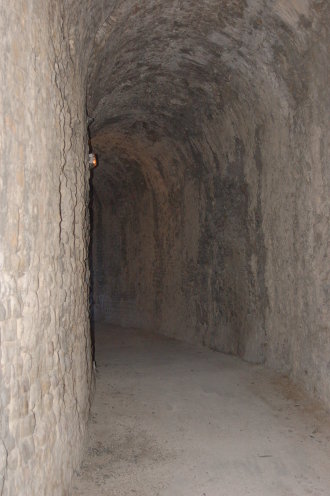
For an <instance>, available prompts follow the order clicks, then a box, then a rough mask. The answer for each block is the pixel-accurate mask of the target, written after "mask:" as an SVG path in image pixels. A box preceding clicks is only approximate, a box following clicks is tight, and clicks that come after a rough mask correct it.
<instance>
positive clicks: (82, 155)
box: [0, 0, 92, 496]
mask: <svg viewBox="0 0 330 496" xmlns="http://www.w3.org/2000/svg"><path fill="white" fill-rule="evenodd" d="M64 7H65V4H64V3H62V2H58V1H48V0H47V1H40V0H39V1H38V0H34V1H32V2H26V1H19V0H15V1H12V2H2V1H1V2H0V24H1V40H0V46H1V54H2V55H1V62H0V65H1V69H0V74H1V93H0V109H1V123H2V125H1V129H0V143H1V145H0V154H1V155H0V157H1V158H0V161H1V169H0V240H1V250H0V251H1V254H0V270H1V271H0V300H1V305H0V336H1V351H0V353H1V358H0V363H1V367H0V371H1V372H0V374H1V377H0V383H1V395H0V398H1V405H0V412H1V433H0V439H1V441H0V494H1V495H2V496H9V495H10V496H42V495H45V496H56V495H57V496H59V495H64V494H68V492H67V488H68V486H69V484H70V480H71V477H72V472H73V469H74V468H76V467H77V466H78V465H79V462H80V456H81V443H82V440H83V437H84V433H85V427H86V421H87V418H88V412H89V403H90V385H91V379H92V377H91V358H90V334H89V321H88V277H89V276H88V269H87V258H88V251H87V239H88V236H89V219H88V213H87V211H86V203H87V201H88V188H89V183H88V179H89V170H88V166H87V161H86V152H87V146H86V145H87V129H86V111H85V90H84V80H83V78H82V73H79V71H78V67H79V64H78V62H79V61H77V62H75V63H74V62H73V61H72V60H71V57H70V53H69V48H70V47H69V41H68V38H69V37H68V35H67V29H68V28H67V23H66V22H67V21H66V19H67V14H66V12H65V9H64ZM85 72H86V71H85Z"/></svg>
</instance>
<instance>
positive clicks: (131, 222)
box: [88, 0, 330, 405]
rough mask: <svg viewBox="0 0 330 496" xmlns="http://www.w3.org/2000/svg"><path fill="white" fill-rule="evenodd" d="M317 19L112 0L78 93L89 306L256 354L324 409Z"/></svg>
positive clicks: (324, 27)
mask: <svg viewBox="0 0 330 496" xmlns="http://www.w3.org/2000/svg"><path fill="white" fill-rule="evenodd" d="M328 18H329V5H328V4H327V2H324V1H320V2H314V1H307V0H306V1H304V2H294V1H293V0H292V1H282V0H279V1H277V2H271V1H269V2H268V1H266V2H259V1H256V0H250V1H243V0H242V1H238V0H237V1H235V2H227V1H222V2H220V3H219V2H216V1H212V0H210V1H207V2H204V3H203V4H202V5H200V2H185V1H183V2H180V6H178V5H176V4H175V2H167V3H166V5H165V4H164V3H163V2H160V1H156V0H154V1H151V0H149V1H146V2H144V3H143V4H141V5H139V6H136V5H135V4H134V2H131V1H130V0H122V1H121V2H118V3H117V4H116V8H113V9H112V10H111V12H110V13H109V16H108V18H107V20H106V21H105V22H104V23H103V24H102V29H100V31H99V32H98V33H97V36H96V38H95V45H94V51H93V55H92V58H91V64H90V73H91V74H92V80H93V85H90V86H89V89H88V95H89V97H88V104H89V109H90V112H91V113H92V114H93V116H94V117H95V122H94V124H93V126H92V134H93V144H94V146H95V148H96V149H97V150H98V151H99V154H100V168H99V170H96V172H95V177H94V193H95V196H97V197H98V204H97V205H95V216H96V219H95V225H94V228H95V231H94V246H95V250H94V266H95V277H94V289H95V291H94V300H95V304H96V307H95V308H96V317H99V318H107V319H108V320H110V321H115V322H116V323H117V322H121V323H124V322H125V321H126V322H129V323H130V325H131V322H132V321H134V320H136V319H137V320H136V322H137V325H142V326H143V327H152V328H154V329H155V330H157V331H159V332H162V333H165V334H167V335H170V336H174V337H178V338H180V339H185V340H189V341H194V342H202V343H204V344H206V345H208V346H210V347H212V348H215V349H218V350H220V351H224V352H229V353H235V354H238V355H240V356H242V357H243V358H245V359H247V360H250V361H252V362H265V363H267V364H268V365H269V366H271V367H273V368H276V369H279V370H281V371H282V372H284V373H288V374H290V375H291V377H293V378H294V379H295V381H297V382H299V383H301V384H303V385H304V387H306V388H307V389H308V390H309V391H310V392H311V393H313V394H315V395H316V396H317V397H319V398H322V399H323V400H324V401H325V402H326V403H327V404H328V405H329V404H330V389H329V388H330V382H329V379H328V371H329V360H328V358H327V357H328V356H329V351H330V338H329V335H330V333H329V321H330V319H329V317H330V316H329V299H328V298H329V294H328V282H327V281H328V277H329V272H328V270H329V259H328V256H329V253H328V247H329V230H328V228H327V223H328V220H327V219H328V215H329V199H328V198H329V168H328V167H327V165H326V164H327V163H328V162H329V124H328V122H326V121H327V115H328V112H329V105H330V102H329V87H328V82H327V79H328V63H327V53H328V50H329V25H328V23H327V21H326V19H328ZM141 177H142V179H141ZM141 182H142V183H143V184H144V186H143V187H142V188H141V186H140V183H141ZM105 233H107V234H105ZM101 246H102V249H101V250H100V247H101ZM118 302H120V304H119V303H118ZM102 305H103V310H105V308H107V311H105V313H106V315H105V314H104V311H103V313H102V311H99V310H100V309H101V310H102ZM145 309H148V311H145Z"/></svg>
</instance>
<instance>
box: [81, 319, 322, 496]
mask: <svg viewBox="0 0 330 496" xmlns="http://www.w3.org/2000/svg"><path fill="white" fill-rule="evenodd" d="M96 345H97V378H96V392H95V398H94V402H93V407H92V415H91V422H90V426H89V436H88V440H87V446H86V452H85V456H84V460H83V464H82V467H81V471H80V472H79V473H78V474H77V475H76V477H75V479H74V484H73V492H72V495H73V496H105V495H106V496H133V495H134V496H158V495H159V496H248V495H253V496H305V495H306V496H307V495H313V496H318V495H327V496H329V495H330V424H329V417H328V414H327V412H325V411H324V410H322V408H320V407H318V406H317V405H316V404H315V403H314V404H312V403H311V402H310V401H309V400H308V399H307V398H306V397H304V395H303V394H302V393H300V392H299V390H297V389H296V388H295V387H293V386H292V385H291V384H290V382H289V381H288V380H287V379H285V378H281V377H279V376H276V375H275V374H274V373H271V372H269V371H267V370H265V369H263V368H262V367H260V366H252V365H249V364H247V363H244V362H242V361H240V360H239V359H237V358H234V357H231V356H226V355H223V354H221V353H218V352H214V351H211V350H209V349H206V348H201V347H196V346H192V345H187V344H184V343H181V342H178V341H175V340H171V339H167V338H164V337H161V336H157V335H154V334H149V333H145V332H141V331H136V330H133V329H118V328H116V329H115V328H110V327H107V326H102V327H101V326H100V328H99V329H97V333H96Z"/></svg>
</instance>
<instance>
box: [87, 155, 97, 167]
mask: <svg viewBox="0 0 330 496" xmlns="http://www.w3.org/2000/svg"><path fill="white" fill-rule="evenodd" d="M88 161H89V168H90V169H95V167H97V156H96V155H95V153H89V155H88Z"/></svg>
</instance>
